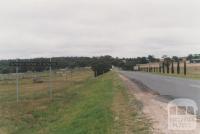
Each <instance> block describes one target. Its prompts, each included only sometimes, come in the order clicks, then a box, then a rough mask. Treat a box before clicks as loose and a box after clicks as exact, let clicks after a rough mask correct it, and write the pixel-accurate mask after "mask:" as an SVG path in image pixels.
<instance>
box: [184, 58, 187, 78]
mask: <svg viewBox="0 0 200 134" xmlns="http://www.w3.org/2000/svg"><path fill="white" fill-rule="evenodd" d="M186 73H187V67H186V61H184V75H186Z"/></svg>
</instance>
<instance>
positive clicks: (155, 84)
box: [120, 71, 200, 111]
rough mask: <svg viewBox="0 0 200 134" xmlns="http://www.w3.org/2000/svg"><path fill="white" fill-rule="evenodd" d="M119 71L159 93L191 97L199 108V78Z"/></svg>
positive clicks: (175, 96)
mask: <svg viewBox="0 0 200 134" xmlns="http://www.w3.org/2000/svg"><path fill="white" fill-rule="evenodd" d="M120 73H121V74H123V75H124V76H126V77H128V78H129V79H134V80H137V81H140V82H142V83H143V84H144V85H146V86H147V87H149V88H150V89H151V90H153V91H156V92H158V93H159V94H160V95H166V96H172V97H174V98H189V99H192V100H194V101H195V102H196V103H197V105H198V107H199V109H200V80H191V79H184V78H177V77H170V76H162V75H156V74H150V73H145V72H133V71H120ZM199 111H200V110H199Z"/></svg>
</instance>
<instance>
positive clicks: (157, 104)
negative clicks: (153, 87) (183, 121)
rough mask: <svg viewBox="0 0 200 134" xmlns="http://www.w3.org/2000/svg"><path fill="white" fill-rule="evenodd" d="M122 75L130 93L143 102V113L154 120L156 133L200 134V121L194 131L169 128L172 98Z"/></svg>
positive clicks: (154, 131)
mask: <svg viewBox="0 0 200 134" xmlns="http://www.w3.org/2000/svg"><path fill="white" fill-rule="evenodd" d="M120 77H121V78H122V80H123V81H124V83H125V84H126V86H127V87H128V90H129V93H131V94H134V95H135V96H136V98H137V99H138V100H139V101H141V102H142V103H143V113H144V114H145V115H146V116H148V117H149V118H150V119H151V120H152V123H153V133H154V134H200V123H199V122H198V123H197V129H196V130H193V131H170V130H168V114H167V104H168V102H169V101H170V100H169V99H167V98H165V97H162V96H160V95H158V94H157V93H153V92H150V91H148V90H147V89H146V87H145V86H143V85H141V84H138V83H137V84H136V82H134V81H131V80H129V79H128V78H126V77H124V76H122V75H120Z"/></svg>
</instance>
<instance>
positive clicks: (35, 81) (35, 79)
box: [33, 77, 44, 83]
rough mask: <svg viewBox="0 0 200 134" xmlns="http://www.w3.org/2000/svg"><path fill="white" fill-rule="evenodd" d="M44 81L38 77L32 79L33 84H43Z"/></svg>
mask: <svg viewBox="0 0 200 134" xmlns="http://www.w3.org/2000/svg"><path fill="white" fill-rule="evenodd" d="M43 82H44V81H43V80H42V79H41V78H40V77H35V78H33V83H43Z"/></svg>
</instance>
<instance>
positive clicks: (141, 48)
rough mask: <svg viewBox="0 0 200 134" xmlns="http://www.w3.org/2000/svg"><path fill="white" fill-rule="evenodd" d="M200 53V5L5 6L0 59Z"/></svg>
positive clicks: (191, 1) (135, 1) (12, 2)
mask: <svg viewBox="0 0 200 134" xmlns="http://www.w3.org/2000/svg"><path fill="white" fill-rule="evenodd" d="M189 53H200V0H1V1H0V59H8V58H19V57H20V58H30V57H50V56H98V55H106V54H109V55H112V56H119V57H137V56H146V55H148V54H152V55H155V56H157V57H160V56H162V55H164V54H167V55H169V56H172V55H178V56H184V55H188V54H189Z"/></svg>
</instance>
